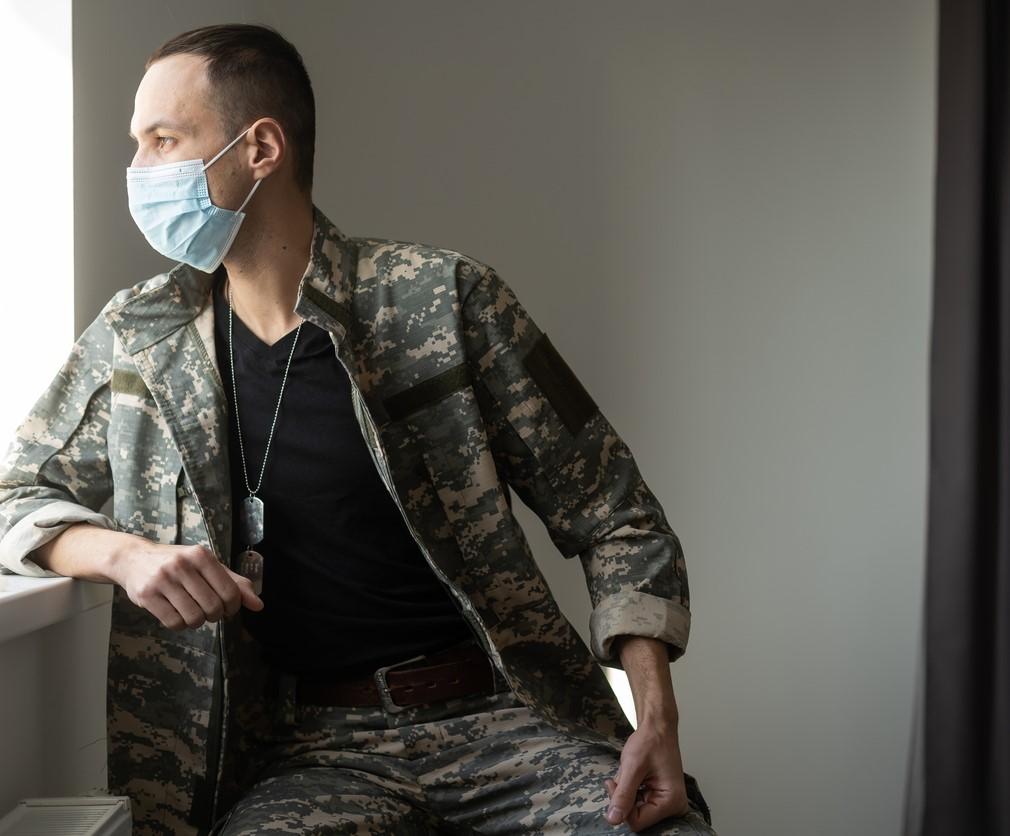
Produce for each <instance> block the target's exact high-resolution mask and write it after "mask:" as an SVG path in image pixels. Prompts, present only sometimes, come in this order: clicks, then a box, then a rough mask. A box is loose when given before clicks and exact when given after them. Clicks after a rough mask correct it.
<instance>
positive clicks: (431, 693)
mask: <svg viewBox="0 0 1010 836" xmlns="http://www.w3.org/2000/svg"><path fill="white" fill-rule="evenodd" d="M501 683H502V679H501V676H500V675H498V674H497V672H496V670H495V667H494V663H493V662H492V661H491V659H490V657H489V656H488V655H487V654H486V653H485V652H484V650H483V648H481V647H480V646H479V645H478V644H476V643H475V642H473V641H469V640H468V641H466V642H464V643H461V644H458V645H454V646H453V647H450V648H447V649H446V650H440V651H438V652H437V653H429V654H423V655H420V656H414V657H412V658H410V659H405V660H404V661H402V662H395V663H394V664H392V665H384V666H383V667H381V668H378V669H377V670H375V671H373V672H372V673H366V674H362V675H359V676H356V677H352V678H341V679H338V680H332V679H327V680H320V679H319V678H317V677H309V676H298V677H295V702H297V703H302V704H305V703H307V704H311V705H381V706H383V707H384V708H385V709H386V710H387V711H392V712H396V711H403V710H404V709H405V708H409V707H410V706H412V705H418V704H420V703H428V702H437V701H439V700H447V699H451V698H453V697H465V696H470V695H476V694H482V693H488V694H490V693H494V692H495V691H496V690H501V687H502V686H501Z"/></svg>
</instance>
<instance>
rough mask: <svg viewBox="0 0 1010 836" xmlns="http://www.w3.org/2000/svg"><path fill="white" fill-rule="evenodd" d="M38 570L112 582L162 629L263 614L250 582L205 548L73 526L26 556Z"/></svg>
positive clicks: (189, 626)
mask: <svg viewBox="0 0 1010 836" xmlns="http://www.w3.org/2000/svg"><path fill="white" fill-rule="evenodd" d="M30 557H31V558H32V559H33V560H35V562H36V563H38V564H39V565H40V566H41V567H42V568H44V569H51V570H52V571H54V572H56V573H57V574H60V575H65V576H67V577H71V578H81V579H83V580H90V581H95V582H97V583H115V584H118V585H119V586H121V587H123V589H124V590H126V594H127V595H128V596H129V598H130V600H131V601H133V603H134V604H136V605H137V606H138V607H143V608H144V609H146V610H147V611H148V612H150V613H151V614H152V615H154V616H155V617H156V618H157V619H158V620H159V621H160V622H161V623H162V624H163V625H164V626H165V627H168V628H169V629H171V630H183V629H186V628H187V627H188V628H195V627H199V626H200V625H201V624H203V623H204V622H205V621H219V620H220V619H221V618H229V617H231V616H233V615H235V613H237V612H238V611H239V608H240V607H243V606H245V607H248V608H249V609H251V610H255V611H259V610H261V609H263V606H264V604H263V599H262V598H260V597H259V596H258V595H257V594H256V593H255V592H253V587H252V581H251V580H249V579H248V578H245V577H243V576H242V575H239V574H238V573H237V572H233V571H231V569H229V568H228V567H227V566H225V565H224V564H223V563H221V562H220V561H219V560H218V559H217V558H216V557H215V556H214V553H213V552H211V551H210V549H207V548H205V547H204V546H197V545H193V546H182V545H166V544H162V543H155V542H152V541H151V540H148V539H147V538H146V537H141V536H140V535H138V534H131V533H129V532H125V531H113V530H110V529H105V528H100V527H99V526H96V525H91V524H90V523H77V524H75V525H72V526H70V527H69V528H67V529H65V530H64V531H62V532H61V533H60V534H59V535H57V536H56V537H54V538H53V539H52V540H50V541H49V542H48V543H45V544H43V545H42V546H40V547H39V548H37V549H36V550H35V551H33V552H32V553H31V554H30Z"/></svg>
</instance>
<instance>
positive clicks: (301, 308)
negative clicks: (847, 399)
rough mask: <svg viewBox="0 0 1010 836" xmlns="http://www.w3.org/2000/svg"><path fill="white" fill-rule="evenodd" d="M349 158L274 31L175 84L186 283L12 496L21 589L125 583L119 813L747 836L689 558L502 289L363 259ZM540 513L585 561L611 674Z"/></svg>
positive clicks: (119, 309)
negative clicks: (695, 682)
mask: <svg viewBox="0 0 1010 836" xmlns="http://www.w3.org/2000/svg"><path fill="white" fill-rule="evenodd" d="M348 102H349V103H352V102H353V99H352V98H349V99H348ZM344 115H345V116H346V118H347V119H348V120H349V121H353V119H354V114H353V112H352V110H351V108H350V107H348V108H346V109H345V113H344ZM314 135H315V111H314V101H313V94H312V89H311V84H310V81H309V78H308V75H307V74H306V71H305V68H304V66H303V63H302V60H301V58H300V56H299V55H298V53H297V51H296V50H295V49H294V47H293V46H292V45H291V44H290V43H288V42H287V41H286V40H285V39H284V38H282V37H281V36H280V35H279V34H278V33H277V32H276V30H274V29H271V28H269V27H265V26H254V25H220V26H208V27H203V28H200V29H196V30H193V31H190V32H185V33H183V34H181V35H179V36H177V37H175V38H173V39H171V40H170V41H168V42H167V43H165V44H164V45H162V46H161V47H160V48H159V49H158V50H157V51H156V52H155V53H154V54H153V55H152V56H151V57H150V58H149V59H148V61H147V64H146V66H145V75H144V76H143V78H142V80H141V83H140V86H139V88H138V90H137V94H136V99H135V110H134V114H133V119H132V124H131V136H132V137H134V138H135V139H136V141H137V151H136V155H135V157H134V159H133V161H132V165H131V166H130V167H128V168H127V195H128V201H129V207H130V212H131V215H132V217H133V218H134V220H135V221H136V223H137V225H138V227H139V229H140V230H141V232H142V233H143V234H144V236H145V237H146V239H147V240H148V242H149V243H150V244H151V245H152V247H154V248H155V249H156V250H157V251H158V252H160V253H162V254H163V255H165V256H168V257H169V258H171V259H173V260H175V261H176V262H177V263H176V265H175V266H174V267H173V268H172V269H171V270H170V271H168V272H167V273H160V274H158V275H156V276H154V277H153V278H149V279H146V280H144V281H141V282H138V283H137V284H135V285H133V286H132V287H129V288H124V289H123V290H120V291H118V292H117V293H116V294H115V295H114V296H113V297H112V298H111V299H110V300H109V302H108V303H107V304H106V305H105V306H104V307H103V309H102V311H101V312H100V313H99V315H98V316H97V317H96V318H95V320H94V321H93V322H92V323H91V325H90V326H89V327H88V328H87V329H86V330H85V331H84V333H83V334H82V335H81V336H80V338H79V339H78V340H77V341H76V343H75V344H74V346H73V349H72V350H71V352H70V355H69V357H68V358H67V360H66V362H65V364H64V365H63V367H62V368H61V369H60V371H59V373H58V374H57V375H56V377H55V378H54V379H53V381H52V383H51V384H50V385H49V387H48V389H47V390H46V391H45V393H44V394H43V395H42V397H41V398H40V399H39V400H38V402H37V403H36V404H35V405H34V407H33V408H32V410H31V412H30V414H29V415H28V416H27V418H26V419H25V421H24V422H23V423H22V424H21V425H20V427H19V428H18V431H17V433H16V436H15V438H14V440H13V442H12V443H11V445H10V447H9V448H8V452H7V455H6V457H5V461H4V463H3V466H2V468H0V510H2V515H0V564H2V566H3V567H4V570H5V571H7V572H14V573H18V574H24V575H36V576H58V575H65V576H70V577H77V578H85V579H88V580H92V581H97V582H104V583H112V584H114V597H113V603H112V626H111V632H110V639H109V671H108V706H107V708H108V747H109V791H110V792H111V793H114V794H120V795H128V796H129V797H130V798H131V800H132V804H133V810H134V821H135V825H134V826H135V830H134V832H135V833H137V834H138V836H147V834H206V833H221V834H227V836H238V834H247V833H258V832H260V831H261V830H269V831H270V832H284V833H300V834H304V833H324V832H325V833H331V832H332V833H337V832H354V833H358V832H369V833H391V834H392V833H396V834H400V833H415V832H417V833H431V832H444V831H447V830H448V831H452V832H456V831H459V832H477V833H486V834H504V833H527V832H528V833H540V832H550V833H580V834H581V833H609V832H612V831H615V830H616V831H617V832H641V833H680V834H684V833H696V834H710V835H711V834H714V833H715V831H714V830H713V829H712V828H711V826H710V825H711V817H710V813H709V810H708V807H707V805H706V804H705V800H704V798H703V797H702V795H701V792H700V790H699V788H698V785H697V782H696V781H695V780H694V779H693V777H692V776H690V775H689V774H686V773H684V771H683V767H682V763H681V755H680V748H679V743H678V736H677V726H678V712H677V706H676V702H675V698H674V694H673V688H672V683H671V680H670V668H669V665H670V663H671V662H673V661H675V660H676V659H678V658H679V657H680V656H681V655H682V654H683V653H684V649H685V647H686V644H687V638H688V632H689V626H690V611H689V599H688V585H687V575H686V569H685V564H684V556H683V551H682V549H681V546H680V542H679V540H678V538H677V536H676V535H675V533H674V532H673V530H672V529H671V528H670V525H669V523H668V522H667V519H666V517H665V514H664V512H663V509H662V507H661V506H660V504H659V502H658V501H657V499H656V497H655V496H654V495H653V493H652V492H651V491H650V489H649V488H648V486H647V485H646V484H645V482H644V480H643V478H642V476H641V474H640V472H639V470H638V467H637V465H636V463H635V460H634V458H633V456H632V454H631V451H630V450H629V449H628V447H627V445H625V443H624V442H623V441H622V439H621V438H620V436H619V435H618V434H617V432H616V431H615V429H614V427H613V426H612V425H611V424H610V423H609V422H608V420H607V419H606V418H605V417H604V415H603V414H602V413H601V411H600V409H599V408H598V406H597V405H596V403H595V402H594V401H593V399H592V397H591V396H590V395H589V393H588V392H587V391H586V389H585V388H584V386H583V385H582V384H581V382H580V381H579V380H578V378H577V377H576V376H575V374H574V373H573V372H572V370H571V368H570V367H569V366H568V364H567V363H566V362H565V361H564V360H563V359H562V357H561V356H560V355H559V353H558V352H557V350H556V349H555V348H554V346H553V345H552V344H551V342H550V340H549V339H548V337H547V335H546V334H545V333H544V332H542V331H541V330H540V329H539V328H538V327H537V325H536V323H535V322H534V320H533V319H532V318H531V316H530V315H529V313H528V312H527V311H526V310H525V309H524V308H523V307H522V305H521V304H520V303H519V301H518V299H517V298H516V296H515V294H514V293H513V291H512V290H511V288H510V286H509V285H508V284H507V283H506V282H505V280H504V279H502V277H501V276H500V275H499V274H498V273H497V272H496V271H495V270H494V269H493V268H491V267H490V266H488V265H486V264H483V263H481V262H480V261H477V260H476V259H474V258H471V257H469V256H467V255H464V254H462V253H460V252H456V251H453V250H448V249H445V248H440V247H434V246H430V245H426V244H420V243H411V242H402V241H394V240H390V239H382V238H363V237H350V236H347V235H345V234H344V233H343V232H341V231H340V230H339V229H338V228H337V227H336V225H335V224H333V223H332V222H331V221H330V220H329V219H328V218H327V217H326V216H325V215H324V214H323V213H322V211H321V210H320V209H319V208H318V207H317V206H316V205H315V203H314V202H313V199H312V194H311V186H312V174H313V154H314ZM205 160H206V162H205ZM254 195H255V199H253V197H254ZM226 207H235V208H226ZM246 207H248V208H246ZM510 489H511V490H515V491H516V492H517V493H518V494H519V495H520V497H521V498H522V499H523V501H524V502H525V503H526V504H527V505H528V506H529V507H530V508H531V509H532V510H533V511H535V512H536V513H537V515H538V516H539V517H540V518H541V519H542V520H543V522H544V524H545V525H546V527H547V530H548V532H549V534H550V537H551V540H552V542H553V543H554V544H555V545H556V546H557V548H558V550H559V551H560V552H561V554H562V555H563V556H564V557H565V558H571V557H574V556H576V555H577V556H578V557H579V559H580V561H581V563H582V566H583V569H584V572H585V577H586V581H587V584H588V589H589V593H590V598H591V601H592V605H593V610H592V616H591V620H590V624H589V627H590V638H591V640H590V646H589V647H587V646H586V644H585V643H584V642H583V641H582V639H581V638H580V636H579V635H578V634H577V632H576V631H575V629H574V628H573V627H572V625H571V624H570V622H569V621H568V620H567V619H566V618H565V616H564V615H563V614H562V613H561V611H560V609H559V608H558V606H557V604H556V602H555V600H554V598H553V596H552V595H551V592H550V590H549V588H548V586H547V584H546V582H545V580H544V578H543V576H542V574H541V572H540V570H539V569H538V567H537V564H536V562H535V561H534V559H533V557H532V554H531V552H530V548H529V545H528V543H527V540H526V538H525V536H524V534H523V531H522V529H521V528H520V527H519V525H518V523H517V522H516V520H515V518H514V516H513V515H512V500H511V494H510ZM110 498H111V500H112V512H111V516H109V515H107V514H105V513H102V510H101V509H102V507H103V505H104V503H105V502H106V501H107V500H109V499H110ZM601 664H603V665H608V666H610V667H613V668H618V669H624V670H626V671H627V673H628V676H629V681H630V684H631V688H632V691H633V696H634V701H635V707H636V711H637V717H638V725H637V729H635V728H633V727H632V726H631V724H630V723H629V722H628V720H627V719H626V718H625V716H624V714H623V711H622V710H621V707H620V705H619V704H618V702H617V700H616V698H615V696H614V694H613V691H612V690H611V688H610V686H609V684H608V683H607V681H606V678H605V677H604V675H603V672H602V670H601V669H600V665H601Z"/></svg>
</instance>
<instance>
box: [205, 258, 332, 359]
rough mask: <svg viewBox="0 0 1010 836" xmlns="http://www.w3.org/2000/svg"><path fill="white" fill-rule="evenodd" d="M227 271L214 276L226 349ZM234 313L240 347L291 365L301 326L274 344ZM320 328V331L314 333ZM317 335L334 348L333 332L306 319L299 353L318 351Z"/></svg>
mask: <svg viewBox="0 0 1010 836" xmlns="http://www.w3.org/2000/svg"><path fill="white" fill-rule="evenodd" d="M224 275H225V274H224V271H223V269H222V270H220V271H218V272H216V273H215V276H214V300H215V304H216V305H218V306H220V312H221V317H222V323H223V326H224V327H223V332H224V334H225V341H226V342H225V346H224V348H225V351H227V350H228V346H227V334H228V313H229V312H228V308H229V304H228V298H227V296H226V295H225V292H224ZM231 313H232V338H233V339H234V341H235V346H236V348H240V349H241V350H243V351H245V352H251V353H252V354H253V355H254V356H255V357H256V358H257V359H259V360H261V361H264V362H268V363H273V364H276V365H279V366H281V367H283V366H285V365H287V361H288V357H289V356H290V355H291V345H292V343H293V342H294V340H295V334H296V333H298V327H299V326H295V327H294V328H292V329H291V330H290V331H288V332H287V333H286V334H285V335H284V336H283V337H281V338H280V339H279V340H277V342H275V343H274V344H273V345H267V344H266V343H265V342H263V340H261V339H260V338H259V337H258V336H256V334H255V333H254V332H253V331H252V329H251V328H249V326H248V325H246V324H245V322H243V321H242V319H241V317H240V316H239V315H238V314H237V313H235V312H234V311H232V312H231ZM313 332H318V334H316V333H313ZM317 336H321V337H324V338H325V344H324V345H323V346H322V347H325V348H329V349H330V350H332V344H331V341H330V338H329V335H328V334H326V332H325V331H323V330H322V329H321V328H319V327H318V326H315V325H313V324H312V323H311V322H308V321H303V322H302V324H301V333H300V335H299V337H298V345H297V346H296V347H295V357H300V356H302V355H303V354H305V353H312V354H314V353H316V351H317V350H318V349H319V346H315V343H316V342H317V341H318V340H317V339H316V338H317ZM310 343H312V344H313V346H315V349H314V350H310V345H309V344H310Z"/></svg>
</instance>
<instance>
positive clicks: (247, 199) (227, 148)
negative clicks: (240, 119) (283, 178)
mask: <svg viewBox="0 0 1010 836" xmlns="http://www.w3.org/2000/svg"><path fill="white" fill-rule="evenodd" d="M251 127H252V125H250V126H249V128H251ZM249 128H246V129H245V130H244V131H242V133H240V134H239V135H238V136H237V137H235V138H234V139H233V140H232V141H231V142H229V143H228V144H227V145H226V146H225V147H224V148H222V149H221V150H220V151H218V152H217V153H216V154H215V155H214V157H213V158H212V159H211V161H210V162H209V163H207V164H206V165H204V167H203V170H204V171H206V170H207V169H208V168H210V167H211V166H212V165H214V163H216V162H217V161H218V159H220V157H221V155H222V154H224V153H225V152H226V151H228V150H229V149H230V148H231V147H232V146H233V145H234V144H235V143H236V142H238V141H239V140H240V139H242V137H244V136H245V135H246V134H247V133H248V132H249ZM262 182H263V180H262V179H260V180H257V181H256V182H255V183H254V184H253V187H252V191H250V192H249V194H247V195H246V199H245V200H243V201H242V205H241V206H239V208H238V209H236V210H235V211H236V212H241V211H242V210H243V209H245V205H246V204H247V203H248V202H249V201H250V200H251V199H252V196H253V195H254V194H256V189H258V188H259V187H260V183H262Z"/></svg>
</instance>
